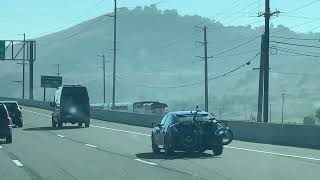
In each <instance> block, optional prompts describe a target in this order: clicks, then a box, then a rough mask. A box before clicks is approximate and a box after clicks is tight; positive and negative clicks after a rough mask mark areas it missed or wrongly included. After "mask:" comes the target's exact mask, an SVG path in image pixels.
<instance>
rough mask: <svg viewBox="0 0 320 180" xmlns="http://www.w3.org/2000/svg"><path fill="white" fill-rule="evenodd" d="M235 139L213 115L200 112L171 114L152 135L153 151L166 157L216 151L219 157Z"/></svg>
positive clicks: (215, 153)
mask: <svg viewBox="0 0 320 180" xmlns="http://www.w3.org/2000/svg"><path fill="white" fill-rule="evenodd" d="M232 139H233V134H232V131H231V130H230V129H229V128H228V127H223V126H222V125H221V124H220V123H218V122H217V121H216V120H215V119H214V117H213V116H212V115H211V114H210V113H208V112H202V111H198V110H197V111H177V112H169V113H168V114H166V115H165V116H164V118H163V119H162V121H161V123H160V124H158V125H157V126H156V127H154V128H153V130H152V133H151V144H152V151H153V152H154V153H159V152H160V149H164V151H165V154H166V155H170V154H172V153H173V152H174V151H175V150H178V151H189V152H192V151H197V152H200V153H202V152H204V151H206V150H213V154H214V155H215V156H219V155H221V154H222V151H223V146H224V145H227V144H230V143H231V141H232Z"/></svg>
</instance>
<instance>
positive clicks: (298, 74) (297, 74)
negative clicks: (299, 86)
mask: <svg viewBox="0 0 320 180" xmlns="http://www.w3.org/2000/svg"><path fill="white" fill-rule="evenodd" d="M271 73H275V74H285V75H296V76H319V74H306V73H292V72H274V71H272V72H271Z"/></svg>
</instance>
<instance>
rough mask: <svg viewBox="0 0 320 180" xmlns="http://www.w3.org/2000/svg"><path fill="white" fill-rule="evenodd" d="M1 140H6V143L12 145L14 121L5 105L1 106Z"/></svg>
mask: <svg viewBox="0 0 320 180" xmlns="http://www.w3.org/2000/svg"><path fill="white" fill-rule="evenodd" d="M0 138H5V139H6V143H12V120H11V118H10V116H9V113H8V110H7V107H6V106H5V105H4V104H0Z"/></svg>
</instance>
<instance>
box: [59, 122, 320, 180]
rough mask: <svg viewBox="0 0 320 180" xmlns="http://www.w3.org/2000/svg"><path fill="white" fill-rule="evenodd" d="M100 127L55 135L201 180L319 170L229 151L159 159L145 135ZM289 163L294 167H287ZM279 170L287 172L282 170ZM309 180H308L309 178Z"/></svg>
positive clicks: (298, 161) (258, 154)
mask: <svg viewBox="0 0 320 180" xmlns="http://www.w3.org/2000/svg"><path fill="white" fill-rule="evenodd" d="M107 124H109V123H107ZM109 125H110V124H109ZM101 127H102V126H100V127H99V128H97V129H95V128H92V127H91V128H89V129H86V130H85V131H84V130H82V129H73V130H72V131H71V130H60V131H59V133H60V134H61V133H63V135H65V136H69V137H71V138H73V139H77V140H79V141H83V140H85V141H90V142H92V144H94V145H97V146H99V147H101V148H103V149H107V150H108V151H111V152H117V153H120V154H126V155H132V154H135V155H136V156H137V157H138V158H141V159H145V160H148V161H152V162H155V163H159V164H161V165H162V166H165V167H168V168H170V169H177V170H180V171H183V172H191V173H192V174H195V175H198V176H201V177H205V178H210V177H212V176H214V177H217V178H236V179H239V177H241V179H252V178H256V177H259V178H260V179H270V178H271V177H272V178H276V179H277V178H278V177H286V178H290V179H299V178H301V176H299V175H295V173H292V172H296V171H294V170H295V168H299V169H301V170H302V171H304V172H307V173H308V174H309V175H312V174H315V172H316V169H317V168H319V164H317V161H309V160H305V159H297V158H292V157H285V156H280V157H279V156H276V155H271V154H266V153H262V152H252V151H244V150H239V149H230V148H226V149H225V152H224V154H223V156H221V157H218V158H213V157H212V156H211V155H210V154H211V153H212V152H210V151H207V152H208V153H209V154H203V155H200V156H199V155H195V154H193V155H188V154H185V153H176V155H175V156H174V157H172V158H170V159H167V158H165V157H164V156H163V155H160V156H154V155H153V154H152V153H151V152H150V151H151V147H150V137H149V136H148V134H142V133H139V132H131V131H127V130H122V131H117V130H120V129H114V128H113V127H112V129H110V128H101ZM139 128H141V127H139ZM231 147H232V146H231ZM292 163H294V164H295V165H291V164H292ZM243 164H246V166H243ZM247 164H249V165H247ZM257 164H263V168H257ZM282 167H288V168H286V169H283V168H282ZM248 170H254V172H251V173H250V174H248V173H244V172H247V171H248ZM261 174H264V176H263V177H260V175H261ZM271 175H272V176H271ZM273 175H276V176H273ZM270 176H271V177H270ZM291 176H292V177H291ZM309 179H312V177H309Z"/></svg>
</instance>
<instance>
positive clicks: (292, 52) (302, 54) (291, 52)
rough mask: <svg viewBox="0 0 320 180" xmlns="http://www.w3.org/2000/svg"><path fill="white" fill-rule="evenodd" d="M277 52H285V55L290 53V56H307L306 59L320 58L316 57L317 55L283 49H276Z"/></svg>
mask: <svg viewBox="0 0 320 180" xmlns="http://www.w3.org/2000/svg"><path fill="white" fill-rule="evenodd" d="M277 50H278V51H283V52H287V53H290V54H296V55H301V56H308V57H314V58H319V57H320V56H317V55H311V54H304V53H299V52H294V51H289V50H285V49H277Z"/></svg>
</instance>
